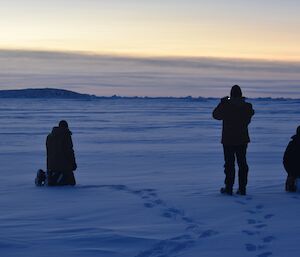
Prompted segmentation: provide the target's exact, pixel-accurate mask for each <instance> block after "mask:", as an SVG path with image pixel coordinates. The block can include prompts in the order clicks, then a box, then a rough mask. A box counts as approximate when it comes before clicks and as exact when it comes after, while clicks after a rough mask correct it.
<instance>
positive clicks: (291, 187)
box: [283, 163, 298, 192]
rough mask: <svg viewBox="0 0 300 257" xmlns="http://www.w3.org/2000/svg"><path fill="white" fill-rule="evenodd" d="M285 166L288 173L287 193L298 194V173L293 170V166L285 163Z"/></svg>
mask: <svg viewBox="0 0 300 257" xmlns="http://www.w3.org/2000/svg"><path fill="white" fill-rule="evenodd" d="M283 165H284V168H285V170H286V173H287V178H286V181H285V191H287V192H296V190H297V188H296V179H297V177H298V175H297V172H296V171H295V169H294V168H293V165H289V163H283Z"/></svg>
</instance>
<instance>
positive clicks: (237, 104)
mask: <svg viewBox="0 0 300 257" xmlns="http://www.w3.org/2000/svg"><path fill="white" fill-rule="evenodd" d="M253 115H254V110H253V108H252V104H250V103H247V102H245V98H243V97H238V98H231V99H222V101H221V102H220V103H219V105H218V106H217V107H216V108H215V110H214V111H213V118H214V119H217V120H222V121H223V129H222V144H223V145H244V144H247V143H249V142H250V138H249V132H248V125H249V123H250V122H251V117H252V116H253Z"/></svg>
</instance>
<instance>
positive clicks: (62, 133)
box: [46, 127, 77, 172]
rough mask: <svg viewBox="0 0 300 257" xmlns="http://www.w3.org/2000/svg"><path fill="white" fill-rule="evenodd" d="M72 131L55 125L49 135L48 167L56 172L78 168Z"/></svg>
mask: <svg viewBox="0 0 300 257" xmlns="http://www.w3.org/2000/svg"><path fill="white" fill-rule="evenodd" d="M71 135H72V133H71V131H70V130H69V129H68V128H64V127H54V128H53V130H52V132H51V133H50V134H49V135H48V136H47V140H46V147H47V169H48V171H54V172H68V171H73V170H76V168H77V165H76V161H75V155H74V150H73V142H72V138H71Z"/></svg>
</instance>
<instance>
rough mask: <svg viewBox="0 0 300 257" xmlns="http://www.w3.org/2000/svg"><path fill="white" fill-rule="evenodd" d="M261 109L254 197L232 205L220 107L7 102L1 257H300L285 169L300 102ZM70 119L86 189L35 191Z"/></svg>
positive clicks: (0, 143)
mask: <svg viewBox="0 0 300 257" xmlns="http://www.w3.org/2000/svg"><path fill="white" fill-rule="evenodd" d="M252 103H253V105H254V108H255V110H256V115H255V117H254V119H253V122H252V124H251V126H250V133H251V135H252V143H251V144H250V146H249V165H250V173H249V187H248V196H246V197H241V196H240V197H239V196H233V197H229V196H223V195H220V194H219V188H220V187H221V186H222V184H223V179H224V176H223V168H222V165H223V156H222V148H221V144H220V134H221V123H220V122H218V121H215V120H213V119H212V118H211V112H212V109H213V108H214V106H215V105H216V104H217V101H216V100H201V101H200V100H188V99H170V100H166V99H165V100H155V99H151V100H149V99H148V100H143V99H129V100H128V99H115V100H114V99H104V100H98V99H95V100H91V101H83V100H37V99H36V100H32V99H30V100H29V99H2V100H1V105H0V117H1V127H0V153H1V154H0V163H1V183H0V192H1V196H0V206H1V211H0V254H1V256H5V257H18V256H22V257H23V256H30V257H34V256H36V257H46V256H47V257H48V256H49V257H50V256H64V257H68V256H72V257H76V256H82V257H89V256H93V257H94V256H105V257H193V256H195V257H199V256H204V257H212V256H215V257H219V256H230V257H235V256H236V257H240V256H245V257H248V256H249V257H253V256H257V257H268V256H278V257H283V256H298V255H299V253H300V246H299V242H298V241H299V229H300V225H299V222H298V221H299V211H300V207H299V203H300V196H299V195H297V194H288V193H285V192H284V179H285V173H284V171H283V167H282V164H281V160H282V155H283V151H284V149H285V147H286V144H287V143H288V141H289V138H290V136H291V135H292V134H293V133H294V131H295V129H296V127H297V126H298V123H299V115H300V101H298V100H289V101H284V100H276V101H275V100H269V101H267V100H253V101H252ZM62 118H63V119H67V120H68V121H69V124H70V127H71V130H72V131H73V140H74V146H75V151H76V154H77V162H78V167H79V168H78V170H77V171H76V176H77V181H78V186H76V187H74V188H71V187H65V188H37V187H35V186H34V185H33V179H34V176H35V173H36V170H37V169H38V168H45V138H46V135H47V133H48V132H49V131H50V130H51V128H52V126H54V125H55V124H56V123H57V122H58V121H59V120H60V119H62Z"/></svg>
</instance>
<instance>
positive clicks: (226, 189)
mask: <svg viewBox="0 0 300 257" xmlns="http://www.w3.org/2000/svg"><path fill="white" fill-rule="evenodd" d="M220 192H221V194H227V195H232V187H227V186H226V187H222V188H221V189H220Z"/></svg>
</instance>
